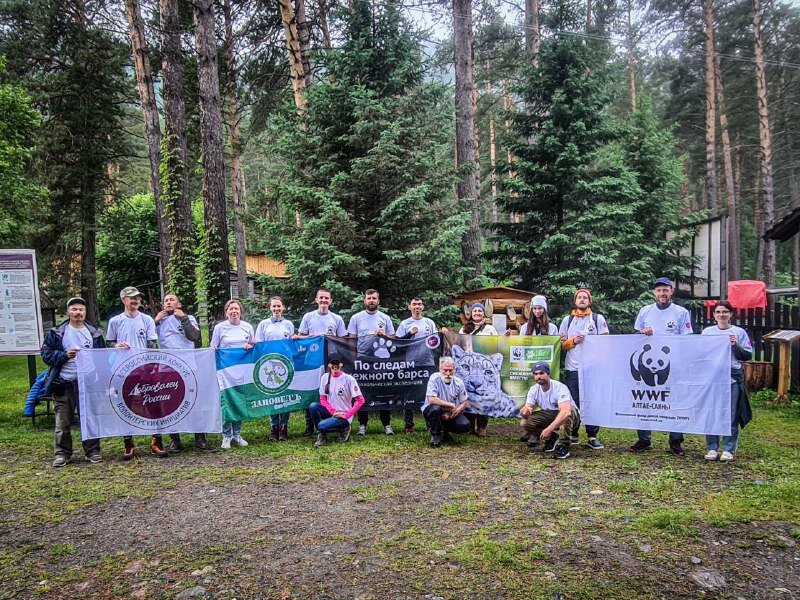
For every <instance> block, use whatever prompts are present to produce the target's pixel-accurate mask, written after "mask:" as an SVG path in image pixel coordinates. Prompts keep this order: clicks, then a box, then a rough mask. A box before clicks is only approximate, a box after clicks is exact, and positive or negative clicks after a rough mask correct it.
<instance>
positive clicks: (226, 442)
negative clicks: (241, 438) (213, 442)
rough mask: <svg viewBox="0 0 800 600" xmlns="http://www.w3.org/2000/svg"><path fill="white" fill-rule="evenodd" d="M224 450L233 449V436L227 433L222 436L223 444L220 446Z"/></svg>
mask: <svg viewBox="0 0 800 600" xmlns="http://www.w3.org/2000/svg"><path fill="white" fill-rule="evenodd" d="M220 448H222V449H223V450H230V449H231V438H229V437H228V436H227V435H224V436H222V445H221V446H220Z"/></svg>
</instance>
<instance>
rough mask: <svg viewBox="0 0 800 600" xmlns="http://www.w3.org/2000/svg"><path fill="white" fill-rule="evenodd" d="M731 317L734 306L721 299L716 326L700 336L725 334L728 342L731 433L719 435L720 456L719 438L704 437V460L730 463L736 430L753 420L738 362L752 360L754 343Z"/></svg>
mask: <svg viewBox="0 0 800 600" xmlns="http://www.w3.org/2000/svg"><path fill="white" fill-rule="evenodd" d="M733 315H734V310H733V305H732V304H731V303H730V302H728V301H727V300H722V301H720V302H718V303H717V305H716V306H715V307H714V320H715V321H716V322H717V324H716V325H712V326H711V327H706V328H705V329H703V331H702V333H701V335H727V336H728V338H729V339H730V341H731V433H730V435H724V436H722V454H720V453H719V437H720V436H718V435H707V436H706V450H708V453H707V454H706V456H705V459H706V460H717V458H719V460H720V461H721V462H730V461H732V460H733V457H734V455H735V454H736V450H737V448H738V445H739V428H742V429H743V428H744V427H745V425H747V424H748V423H749V422H750V421H751V420H752V418H753V410H752V409H751V408H750V400H749V399H748V397H747V389H746V388H745V385H744V369H743V367H742V363H741V361H743V360H750V359H751V358H753V344H752V343H751V342H750V336H748V335H747V332H746V331H745V330H744V329H742V328H741V327H737V326H736V325H733V324H732V323H731V320H732V318H733Z"/></svg>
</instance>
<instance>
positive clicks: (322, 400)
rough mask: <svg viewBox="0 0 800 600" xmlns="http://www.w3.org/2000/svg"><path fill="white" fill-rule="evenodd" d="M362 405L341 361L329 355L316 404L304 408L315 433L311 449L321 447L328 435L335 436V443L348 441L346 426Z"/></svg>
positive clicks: (360, 397)
mask: <svg viewBox="0 0 800 600" xmlns="http://www.w3.org/2000/svg"><path fill="white" fill-rule="evenodd" d="M363 404H364V395H363V394H362V393H361V388H359V387H358V382H357V381H356V380H355V379H354V378H353V376H352V375H348V374H347V373H345V372H344V371H342V357H341V356H340V355H338V354H335V353H334V354H331V356H330V358H328V372H327V373H324V374H323V375H322V378H321V379H320V382H319V402H313V403H312V404H311V406H309V407H308V412H309V413H311V419H312V420H313V422H314V427H315V428H316V430H317V432H318V433H317V441H316V442H314V447H315V448H321V447H322V446H324V445H325V441H326V437H327V433H328V432H331V433H333V432H337V431H338V432H339V438H338V441H340V442H346V441H347V440H349V439H350V423H352V422H353V416H355V414H356V413H357V412H358V409H359V408H361V406H362V405H363Z"/></svg>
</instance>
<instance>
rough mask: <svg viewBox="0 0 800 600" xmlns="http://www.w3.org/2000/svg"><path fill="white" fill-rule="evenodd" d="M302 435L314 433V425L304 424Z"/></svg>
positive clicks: (309, 435)
mask: <svg viewBox="0 0 800 600" xmlns="http://www.w3.org/2000/svg"><path fill="white" fill-rule="evenodd" d="M303 435H304V436H306V437H311V436H312V435H314V426H313V425H306V430H305V431H304V432H303Z"/></svg>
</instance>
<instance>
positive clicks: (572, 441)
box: [569, 435, 581, 446]
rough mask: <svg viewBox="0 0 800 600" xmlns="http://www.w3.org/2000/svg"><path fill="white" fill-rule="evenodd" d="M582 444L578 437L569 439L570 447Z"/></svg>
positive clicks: (574, 436)
mask: <svg viewBox="0 0 800 600" xmlns="http://www.w3.org/2000/svg"><path fill="white" fill-rule="evenodd" d="M580 443H581V439H580V438H579V437H578V436H577V435H573V436H572V437H571V438H569V445H570V446H577V445H578V444H580Z"/></svg>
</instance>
